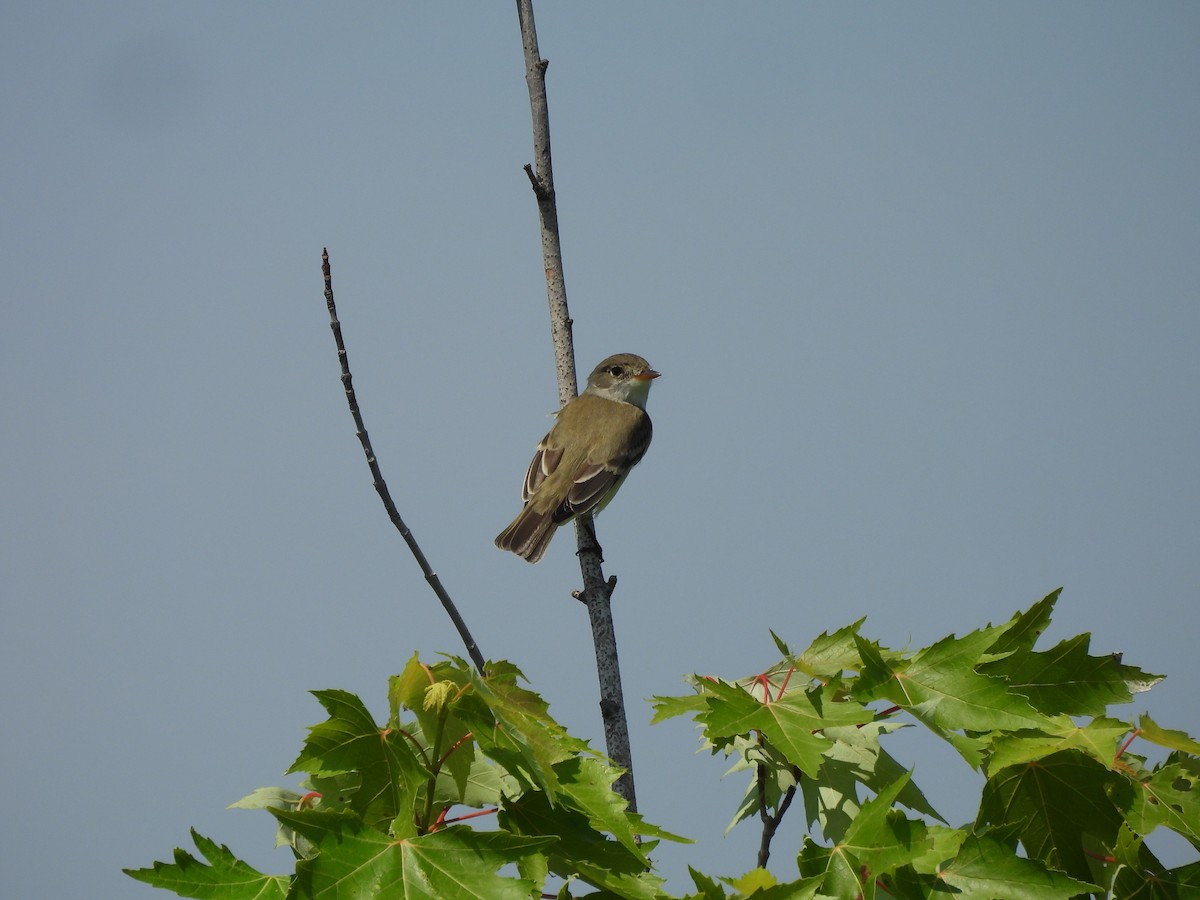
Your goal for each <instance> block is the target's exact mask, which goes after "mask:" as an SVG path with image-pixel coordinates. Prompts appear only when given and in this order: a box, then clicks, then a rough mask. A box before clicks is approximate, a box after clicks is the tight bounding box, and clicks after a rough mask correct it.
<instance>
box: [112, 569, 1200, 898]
mask: <svg viewBox="0 0 1200 900" xmlns="http://www.w3.org/2000/svg"><path fill="white" fill-rule="evenodd" d="M1057 596H1058V592H1057V591H1056V592H1055V593H1053V594H1051V595H1049V596H1048V597H1046V598H1045V599H1043V600H1041V601H1039V602H1038V603H1036V604H1034V605H1033V606H1032V607H1031V608H1029V609H1028V610H1026V611H1024V612H1021V613H1018V614H1017V615H1015V616H1013V617H1012V618H1011V619H1010V620H1009V621H1007V622H1005V623H1003V624H1000V625H987V626H985V627H983V628H980V629H977V630H975V631H972V632H970V633H968V634H964V635H962V636H960V637H956V636H954V635H950V636H947V637H945V638H943V639H942V640H939V641H937V642H936V643H934V644H932V645H930V646H929V647H925V648H921V649H917V650H893V649H890V648H887V647H884V646H883V645H881V644H880V643H879V642H877V641H873V640H870V639H869V638H868V637H866V636H864V634H863V633H862V625H863V622H862V621H861V620H860V621H858V622H855V623H853V624H851V625H848V626H846V627H845V628H842V629H839V630H838V631H835V632H833V633H832V634H822V635H820V636H819V637H817V638H816V640H814V641H813V642H812V643H811V644H810V645H809V646H808V647H807V648H806V649H805V650H803V651H801V652H799V653H795V652H793V651H792V650H791V649H790V648H789V646H788V645H787V644H786V643H785V642H784V641H783V640H781V639H779V638H778V637H776V645H777V647H778V649H779V652H780V654H781V659H779V660H778V661H776V662H775V663H773V664H772V665H770V666H769V667H768V668H766V669H765V670H764V671H763V672H762V673H760V674H757V675H754V676H751V677H749V678H743V679H725V678H720V677H715V676H694V677H692V678H691V679H690V681H691V686H692V688H693V691H692V693H690V694H687V695H684V696H674V697H657V698H655V700H654V708H655V721H660V720H662V719H665V718H669V717H672V716H681V715H682V716H689V717H691V718H692V719H693V720H694V721H695V722H696V724H697V725H698V726H699V728H700V734H701V740H702V742H703V744H704V746H705V747H706V748H707V749H708V750H709V751H710V752H711V753H713V754H718V753H719V754H722V755H724V756H725V757H727V758H729V759H730V760H732V768H731V770H730V771H731V772H745V773H747V775H748V776H749V777H748V786H747V790H746V793H745V796H744V798H743V800H742V802H741V804H740V805H739V806H738V808H737V809H736V810H735V811H734V813H733V816H732V821H731V823H730V828H733V827H742V828H746V827H755V826H754V824H753V823H754V822H756V821H757V822H758V823H759V826H758V827H760V828H761V829H762V840H761V847H760V851H759V857H758V859H757V860H748V861H747V866H746V869H747V871H746V872H745V873H743V874H741V875H733V876H728V877H716V876H714V875H711V874H705V873H703V872H701V871H699V870H697V869H694V868H693V869H692V870H691V872H692V879H693V881H694V886H695V892H694V893H690V894H687V895H686V898H688V900H691V898H695V900H716V898H729V897H733V898H741V897H754V898H760V900H781V898H789V900H791V898H814V900H816V898H888V897H896V898H922V900H927V898H937V897H941V896H945V895H959V896H962V897H965V898H978V900H985V898H1000V900H1067V898H1072V897H1081V896H1083V897H1086V896H1094V897H1111V898H1131V900H1132V898H1138V900H1143V898H1145V900H1150V898H1164V900H1165V898H1189V897H1197V896H1200V862H1195V861H1194V862H1191V863H1189V864H1187V865H1184V866H1182V867H1177V868H1174V869H1168V868H1167V867H1166V866H1165V865H1164V864H1163V863H1161V862H1160V861H1159V860H1158V858H1157V857H1156V855H1155V854H1154V853H1153V852H1152V851H1151V849H1150V847H1149V846H1148V845H1147V838H1148V837H1149V836H1150V835H1151V834H1152V833H1153V832H1155V831H1156V830H1158V829H1159V828H1164V829H1168V830H1170V831H1173V832H1175V833H1176V834H1178V835H1181V836H1182V837H1183V838H1184V839H1185V840H1186V841H1187V842H1188V843H1190V844H1191V846H1192V847H1193V848H1195V849H1200V799H1198V797H1200V743H1197V742H1196V741H1195V740H1194V739H1192V738H1191V737H1189V736H1188V735H1187V734H1185V733H1184V732H1182V731H1175V730H1170V729H1166V728H1163V727H1160V726H1159V725H1158V724H1157V723H1155V722H1154V721H1153V720H1151V719H1150V718H1149V716H1146V715H1142V716H1140V717H1138V718H1137V719H1136V721H1133V720H1132V719H1130V720H1124V719H1120V718H1116V717H1113V715H1112V714H1111V713H1110V707H1112V706H1114V705H1119V704H1125V703H1128V702H1130V700H1131V699H1132V698H1133V696H1134V695H1135V694H1137V693H1140V692H1142V691H1145V690H1148V689H1149V688H1150V687H1152V686H1153V685H1154V684H1156V683H1157V682H1158V681H1160V680H1161V677H1160V676H1157V675H1152V674H1149V673H1147V672H1144V671H1143V670H1141V669H1139V668H1137V667H1135V666H1130V665H1126V664H1125V663H1124V662H1123V661H1122V659H1121V658H1120V656H1119V655H1115V654H1099V655H1093V654H1092V653H1091V651H1090V648H1089V636H1088V635H1086V634H1083V635H1079V636H1077V637H1074V638H1071V639H1068V640H1064V641H1061V642H1060V643H1058V644H1057V645H1055V646H1054V647H1051V648H1049V649H1043V650H1039V649H1037V642H1038V640H1039V638H1040V636H1041V635H1042V634H1043V632H1044V631H1045V630H1046V627H1047V626H1048V625H1049V623H1050V615H1051V612H1052V611H1053V608H1054V603H1055V600H1056V599H1057ZM522 680H523V679H522V676H521V673H520V672H519V670H517V668H516V667H514V666H513V665H511V664H509V663H505V662H496V663H491V664H489V665H488V668H487V675H486V676H481V675H479V674H478V673H477V672H476V671H475V670H474V669H473V668H472V667H471V666H469V665H468V664H467V663H465V662H464V661H463V660H461V659H458V658H455V657H449V658H445V659H442V660H439V661H437V662H433V663H427V662H423V661H421V660H420V659H419V658H418V657H417V656H416V655H414V656H413V657H412V658H411V659H410V660H409V661H408V664H407V665H406V666H405V668H404V670H403V671H402V672H401V673H400V674H399V675H396V676H393V677H392V678H391V679H390V681H389V684H388V693H387V696H388V716H387V720H386V722H384V723H382V724H380V723H378V722H377V721H376V720H375V718H374V717H373V716H372V714H371V713H370V712H369V711H368V710H367V708H366V706H365V705H364V704H363V702H362V701H361V700H360V699H359V698H358V697H356V696H354V695H353V694H350V693H347V692H345V691H339V690H322V691H315V692H314V696H315V697H316V699H317V701H318V702H319V703H320V704H321V706H322V707H323V708H324V710H325V713H326V715H327V718H326V719H325V720H324V721H322V722H320V723H319V724H317V725H314V726H312V727H311V728H310V729H309V733H308V736H307V738H306V739H305V741H304V745H303V747H302V748H301V750H300V753H299V755H298V756H297V758H296V760H295V762H293V763H292V765H291V768H290V769H289V770H288V771H289V772H297V773H303V775H304V776H305V780H304V782H303V784H302V789H301V790H300V791H293V790H289V789H285V788H262V789H259V790H257V791H255V792H253V793H252V794H250V795H249V796H247V797H245V798H243V799H242V800H240V801H238V802H237V803H236V804H234V805H235V806H237V807H242V808H259V809H265V810H267V811H268V812H269V813H270V814H271V815H272V816H273V817H274V818H275V820H276V823H277V843H279V844H286V845H287V846H289V847H290V848H291V851H292V853H293V855H294V858H295V870H294V871H293V872H291V873H289V874H280V875H268V874H263V873H260V872H258V871H256V870H255V869H253V868H252V867H251V866H249V865H247V864H246V863H244V862H242V861H241V860H239V859H237V857H236V856H234V854H233V853H232V852H231V851H230V850H229V849H228V848H226V847H224V846H221V845H218V844H216V843H215V842H213V841H211V840H209V839H208V838H206V837H204V836H202V835H200V834H198V833H196V832H194V831H193V833H192V838H193V841H194V842H195V845H196V849H197V850H198V851H199V853H200V855H201V856H202V857H203V861H202V860H201V859H198V858H197V857H196V856H193V855H192V854H191V853H190V852H188V851H185V850H182V849H179V850H176V851H175V854H174V861H173V862H170V863H165V862H158V863H155V864H154V865H153V866H152V867H150V868H144V869H136V870H126V871H127V872H128V874H130V875H131V876H132V877H134V878H136V879H138V880H140V881H144V882H146V883H148V884H151V885H154V886H156V887H160V888H165V889H168V890H171V891H174V892H175V893H176V894H178V895H179V896H183V897H199V898H220V900H243V898H246V900H249V898H256V900H265V898H272V897H277V898H280V900H284V898H288V900H292V898H322V900H329V898H335V897H336V898H346V897H354V898H359V897H361V898H380V900H392V898H396V900H401V898H403V900H415V898H430V900H433V898H436V900H457V898H487V900H494V898H495V900H503V898H531V897H534V898H536V897H554V896H557V897H562V898H567V897H583V896H588V897H595V898H602V900H603V898H636V900H660V898H669V897H671V896H673V895H670V894H668V893H667V892H666V891H665V889H664V882H663V880H662V878H661V877H660V876H659V875H657V874H656V873H655V869H654V864H653V855H654V853H655V850H656V848H658V847H659V846H660V844H661V842H662V841H672V842H684V841H685V840H686V839H685V838H682V837H679V836H677V835H673V834H670V833H668V832H666V831H664V830H662V829H660V828H657V827H655V826H653V825H651V824H649V823H648V822H646V821H644V820H643V819H642V818H641V817H640V816H638V815H636V814H633V813H630V812H629V811H628V810H627V809H626V808H625V802H624V801H623V800H622V799H621V798H620V797H619V796H618V795H617V794H615V793H614V792H613V791H612V784H613V782H614V781H615V780H616V779H617V777H618V776H619V775H620V771H619V770H618V769H616V768H614V767H613V766H612V765H611V764H610V763H609V762H608V760H606V759H605V758H604V757H603V756H601V755H600V754H598V753H596V752H595V751H593V750H592V749H591V748H590V747H589V746H588V744H587V743H586V742H585V741H582V740H580V739H578V738H575V737H572V736H571V735H570V734H568V733H567V732H566V730H565V729H564V728H563V727H562V726H561V725H559V724H558V723H557V722H555V720H554V719H553V718H552V717H551V716H550V713H549V710H548V707H547V705H546V703H545V701H544V700H543V699H542V698H541V697H540V696H538V695H537V694H536V693H534V692H533V691H531V690H529V689H528V688H527V687H525V686H524V685H523V684H522ZM908 727H924V728H926V729H928V730H929V731H930V732H932V733H933V734H935V735H937V736H938V737H939V738H941V739H943V740H945V741H946V742H947V743H949V745H950V746H951V747H953V748H954V750H955V751H956V752H957V753H958V754H959V756H961V757H962V759H963V762H964V763H965V764H966V765H968V766H970V767H971V768H973V769H975V770H978V771H979V772H980V773H981V774H982V776H983V777H984V786H983V789H982V793H981V796H980V799H979V806H978V813H977V815H976V817H975V819H974V821H971V822H968V823H965V824H961V825H954V824H952V823H949V822H947V821H945V819H944V818H943V817H942V816H941V815H939V813H938V812H937V811H936V810H935V809H934V808H933V806H932V805H931V804H930V803H929V801H928V799H927V798H926V796H925V794H924V793H923V792H922V790H921V789H920V787H919V786H918V785H917V784H916V782H915V781H914V780H913V779H912V777H911V774H912V771H913V763H912V762H908V763H904V762H901V761H900V760H898V759H896V758H895V757H894V756H893V755H892V754H891V753H889V752H888V750H887V749H885V744H887V743H888V736H889V735H891V734H893V733H894V732H896V731H897V730H899V729H901V728H908ZM1146 745H1150V746H1149V747H1148V748H1147V749H1150V750H1152V751H1153V752H1155V753H1156V754H1157V755H1158V756H1162V757H1164V758H1163V759H1162V760H1161V761H1160V762H1158V763H1156V764H1153V765H1151V764H1149V763H1148V762H1147V759H1146V758H1145V757H1144V756H1140V755H1138V752H1141V751H1142V749H1143V747H1146ZM1154 748H1162V749H1161V750H1155V749H1154ZM681 752H685V751H684V750H683V749H681ZM794 799H799V801H800V803H799V804H798V807H797V812H798V811H799V810H802V811H803V815H804V817H805V819H804V822H805V825H806V831H807V833H806V835H805V836H804V838H803V840H802V843H801V845H800V846H799V847H796V848H792V851H791V852H792V853H793V854H794V855H793V857H792V858H793V859H794V860H795V863H794V867H793V866H792V865H791V864H788V865H787V866H784V865H781V864H778V861H779V858H780V856H782V854H783V850H782V848H780V847H772V840H773V838H774V835H775V829H776V828H777V827H778V825H779V822H780V820H781V819H782V818H783V816H784V815H785V814H786V813H787V812H788V811H789V809H790V808H791V806H792V802H793V800H794ZM794 814H795V813H793V815H794ZM772 851H773V852H774V853H775V855H776V863H777V865H775V866H774V870H775V871H771V870H768V869H766V868H765V864H766V862H767V857H768V856H769V855H770V853H771V852H772ZM672 852H678V853H686V852H688V851H686V850H679V851H672ZM784 868H787V869H789V872H788V873H787V874H782V873H781V871H779V870H782V869H784ZM547 891H554V892H555V893H547Z"/></svg>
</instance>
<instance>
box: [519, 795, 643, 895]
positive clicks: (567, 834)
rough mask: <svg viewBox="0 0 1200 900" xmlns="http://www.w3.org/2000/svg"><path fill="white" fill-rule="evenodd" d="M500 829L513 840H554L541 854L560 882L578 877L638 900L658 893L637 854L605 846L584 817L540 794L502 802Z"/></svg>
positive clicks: (614, 845) (605, 841)
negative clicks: (532, 837)
mask: <svg viewBox="0 0 1200 900" xmlns="http://www.w3.org/2000/svg"><path fill="white" fill-rule="evenodd" d="M566 793H567V792H566V791H565V790H564V795H565V794H566ZM499 823H500V826H501V827H502V828H504V829H506V830H507V831H509V832H511V833H513V834H520V835H553V836H554V837H552V838H550V839H549V845H548V846H547V847H546V848H545V850H544V853H545V854H546V857H547V859H548V862H549V868H550V871H552V872H554V873H555V874H557V875H559V876H561V877H563V878H569V877H572V876H578V877H579V878H581V879H583V880H584V881H586V882H587V883H588V884H590V885H592V886H593V887H596V888H601V889H607V890H610V891H613V892H614V893H615V894H616V895H617V896H620V897H628V898H638V900H653V898H655V897H656V896H657V895H658V893H659V888H660V887H661V884H662V879H660V878H658V877H657V876H654V875H650V874H649V873H647V871H646V869H647V865H648V861H647V860H646V858H645V856H644V855H643V854H642V852H641V850H640V849H638V848H634V849H633V850H630V848H628V847H626V846H623V845H622V844H621V843H618V842H617V841H614V840H609V839H608V838H607V837H606V836H605V835H604V834H602V833H601V832H599V831H597V830H596V829H595V828H594V827H593V825H592V823H591V822H589V821H588V817H587V816H586V815H584V814H583V813H582V812H580V811H579V810H575V809H568V808H566V807H565V806H552V805H551V804H550V801H549V798H548V797H547V796H546V795H545V794H544V793H542V792H541V791H527V792H525V793H524V794H522V795H521V796H520V797H517V798H515V799H509V800H505V802H504V803H503V805H502V806H501V808H500V813H499Z"/></svg>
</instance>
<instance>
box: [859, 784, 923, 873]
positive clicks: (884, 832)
mask: <svg viewBox="0 0 1200 900" xmlns="http://www.w3.org/2000/svg"><path fill="white" fill-rule="evenodd" d="M907 783H908V773H905V774H904V776H903V777H902V778H899V779H897V780H896V781H895V782H894V783H893V784H892V785H890V786H889V787H887V788H886V789H884V790H883V791H881V792H880V793H879V794H878V795H877V796H875V797H874V798H872V799H871V800H868V801H867V802H866V803H864V804H863V805H862V809H861V810H860V812H859V814H858V815H857V816H856V817H855V818H854V820H853V821H852V822H851V823H850V827H849V828H847V829H846V836H845V838H843V839H842V840H841V841H839V842H838V846H839V847H841V848H843V849H845V850H848V851H850V852H852V853H853V854H854V858H855V860H856V861H857V863H858V868H859V873H860V877H861V878H862V880H864V881H866V880H868V879H870V880H873V879H875V878H879V877H881V876H883V875H888V874H890V873H892V872H894V871H895V870H896V869H898V868H899V867H900V866H904V865H909V864H910V863H912V862H913V860H915V859H918V858H919V857H921V856H922V855H923V854H925V853H927V852H928V851H929V850H930V849H932V846H933V843H932V841H931V840H930V839H929V838H928V837H927V835H926V832H925V823H924V822H918V821H914V820H912V819H908V818H905V816H904V815H903V814H902V813H901V812H900V811H899V810H895V809H892V804H893V803H895V802H896V797H897V796H898V795H899V794H900V792H901V791H902V790H903V789H904V787H905V785H906V784H907Z"/></svg>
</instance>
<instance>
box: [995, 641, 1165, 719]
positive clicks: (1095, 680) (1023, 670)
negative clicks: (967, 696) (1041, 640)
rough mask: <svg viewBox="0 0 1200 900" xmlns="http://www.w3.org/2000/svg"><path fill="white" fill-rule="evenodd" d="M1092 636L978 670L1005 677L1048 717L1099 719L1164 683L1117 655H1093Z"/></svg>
mask: <svg viewBox="0 0 1200 900" xmlns="http://www.w3.org/2000/svg"><path fill="white" fill-rule="evenodd" d="M1090 644H1091V635H1090V634H1080V635H1076V636H1075V637H1073V638H1069V639H1067V640H1065V641H1062V642H1061V643H1059V644H1058V645H1057V646H1055V647H1054V648H1052V649H1050V650H1046V651H1043V652H1032V651H1022V652H1015V653H1012V654H1011V655H1008V656H1006V657H1004V658H1003V659H998V660H995V661H994V662H989V663H986V664H985V665H982V666H980V668H979V671H980V672H982V673H983V674H985V675H992V676H996V677H1000V678H1003V679H1004V680H1005V681H1007V682H1008V688H1009V690H1011V691H1015V692H1016V693H1018V694H1020V695H1022V696H1023V697H1026V698H1028V700H1029V702H1030V704H1031V705H1032V706H1033V707H1034V708H1035V709H1037V710H1039V711H1040V712H1042V713H1045V714H1046V715H1055V714H1058V713H1067V714H1068V715H1073V716H1103V715H1104V713H1105V711H1106V710H1107V709H1108V707H1109V705H1110V704H1113V703H1128V702H1129V701H1130V700H1131V699H1132V696H1133V694H1134V693H1135V692H1140V691H1147V690H1149V689H1150V688H1151V687H1153V686H1154V685H1155V684H1157V683H1158V682H1160V681H1162V676H1161V675H1150V674H1148V673H1146V672H1143V671H1142V670H1141V669H1138V668H1136V667H1134V666H1126V665H1122V664H1121V660H1120V656H1119V655H1114V654H1111V653H1106V654H1104V655H1102V656H1091V655H1090V654H1089V653H1088V647H1089V645H1090Z"/></svg>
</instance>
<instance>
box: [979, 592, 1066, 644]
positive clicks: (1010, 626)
mask: <svg viewBox="0 0 1200 900" xmlns="http://www.w3.org/2000/svg"><path fill="white" fill-rule="evenodd" d="M1061 593H1062V588H1059V589H1058V590H1055V591H1051V592H1050V593H1049V594H1047V595H1046V596H1045V597H1043V598H1042V599H1041V600H1039V601H1038V602H1037V603H1035V604H1033V606H1031V607H1029V609H1027V610H1025V612H1022V613H1017V614H1016V615H1015V616H1013V617H1012V618H1011V619H1010V620H1009V621H1008V623H1007V624H1006V625H1004V626H1003V627H1002V629H1001V631H1000V634H999V635H998V636H997V638H996V642H995V643H994V644H992V646H990V647H988V653H989V654H990V655H993V656H999V655H1004V654H1008V653H1012V652H1014V651H1019V650H1025V651H1029V650H1032V649H1033V645H1034V644H1036V643H1037V640H1038V638H1040V637H1041V636H1042V633H1043V632H1044V631H1045V630H1046V628H1047V627H1049V625H1050V614H1051V613H1052V612H1054V605H1055V604H1056V603H1057V602H1058V595H1059V594H1061Z"/></svg>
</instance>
